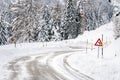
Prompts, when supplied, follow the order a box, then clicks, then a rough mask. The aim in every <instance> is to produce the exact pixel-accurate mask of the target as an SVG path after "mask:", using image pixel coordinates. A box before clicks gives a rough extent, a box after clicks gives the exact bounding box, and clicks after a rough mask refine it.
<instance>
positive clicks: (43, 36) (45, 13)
mask: <svg viewBox="0 0 120 80" xmlns="http://www.w3.org/2000/svg"><path fill="white" fill-rule="evenodd" d="M53 34H54V33H53V30H52V25H51V15H50V12H49V8H48V6H44V7H43V10H42V24H41V28H40V31H39V37H38V38H39V40H40V41H51V39H52V36H53Z"/></svg>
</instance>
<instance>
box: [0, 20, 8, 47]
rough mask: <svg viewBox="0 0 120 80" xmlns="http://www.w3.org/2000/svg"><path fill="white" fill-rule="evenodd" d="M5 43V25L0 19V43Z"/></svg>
mask: <svg viewBox="0 0 120 80" xmlns="http://www.w3.org/2000/svg"><path fill="white" fill-rule="evenodd" d="M6 43H7V37H6V27H5V26H4V25H3V24H2V21H0V45H3V44H6Z"/></svg>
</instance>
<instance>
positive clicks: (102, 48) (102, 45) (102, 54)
mask: <svg viewBox="0 0 120 80" xmlns="http://www.w3.org/2000/svg"><path fill="white" fill-rule="evenodd" d="M102 42H103V34H102ZM103 45H104V44H103ZM103 45H102V51H101V52H102V58H103Z"/></svg>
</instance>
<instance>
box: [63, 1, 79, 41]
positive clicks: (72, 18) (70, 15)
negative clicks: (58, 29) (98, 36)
mask: <svg viewBox="0 0 120 80" xmlns="http://www.w3.org/2000/svg"><path fill="white" fill-rule="evenodd" d="M77 29H78V27H77V22H76V10H75V8H74V6H73V1H72V0H68V2H67V9H66V13H65V22H64V25H63V30H64V33H63V35H64V39H72V38H76V37H77V36H78V32H77Z"/></svg>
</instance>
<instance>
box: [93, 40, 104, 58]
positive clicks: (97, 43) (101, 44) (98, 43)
mask: <svg viewBox="0 0 120 80" xmlns="http://www.w3.org/2000/svg"><path fill="white" fill-rule="evenodd" d="M94 45H95V46H98V58H99V51H100V46H101V47H103V42H102V41H101V39H100V38H98V40H97V41H96V43H95V44H94ZM102 55H103V53H102Z"/></svg>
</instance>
